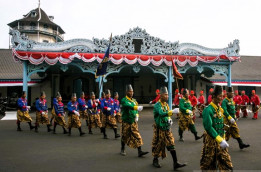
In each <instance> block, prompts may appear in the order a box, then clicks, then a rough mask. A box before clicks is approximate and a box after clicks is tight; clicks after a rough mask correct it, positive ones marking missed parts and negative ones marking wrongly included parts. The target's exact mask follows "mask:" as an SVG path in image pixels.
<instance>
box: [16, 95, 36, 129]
mask: <svg viewBox="0 0 261 172" xmlns="http://www.w3.org/2000/svg"><path fill="white" fill-rule="evenodd" d="M17 106H18V109H17V121H16V123H17V131H22V129H21V126H20V123H21V122H27V123H28V124H29V127H30V130H32V129H34V128H35V127H34V126H32V118H31V116H30V115H29V109H30V108H31V107H30V106H27V99H26V92H25V91H23V92H22V97H21V98H19V99H18V100H17Z"/></svg>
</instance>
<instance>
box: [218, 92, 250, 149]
mask: <svg viewBox="0 0 261 172" xmlns="http://www.w3.org/2000/svg"><path fill="white" fill-rule="evenodd" d="M227 89H228V90H227V97H226V98H225V99H224V100H223V102H222V105H221V107H222V109H223V111H224V116H225V117H224V124H226V126H225V127H224V128H225V131H226V141H228V140H229V138H230V137H233V138H234V139H236V140H237V142H238V145H239V148H240V149H244V148H247V147H249V145H248V144H244V143H243V141H242V139H241V138H240V135H239V128H238V126H237V123H236V121H235V118H236V117H235V114H236V110H235V102H234V101H233V95H234V92H233V87H228V88H227Z"/></svg>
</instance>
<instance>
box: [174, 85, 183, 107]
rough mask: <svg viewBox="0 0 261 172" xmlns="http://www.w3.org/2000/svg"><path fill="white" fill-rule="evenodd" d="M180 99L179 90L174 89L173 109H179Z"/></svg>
mask: <svg viewBox="0 0 261 172" xmlns="http://www.w3.org/2000/svg"><path fill="white" fill-rule="evenodd" d="M180 99H182V95H181V94H180V93H179V90H178V89H176V90H175V97H174V100H173V105H174V107H175V108H178V107H179V100H180Z"/></svg>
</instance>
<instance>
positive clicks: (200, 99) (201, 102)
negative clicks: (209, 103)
mask: <svg viewBox="0 0 261 172" xmlns="http://www.w3.org/2000/svg"><path fill="white" fill-rule="evenodd" d="M198 101H199V103H200V104H204V103H205V97H204V96H203V95H202V96H199V98H198Z"/></svg>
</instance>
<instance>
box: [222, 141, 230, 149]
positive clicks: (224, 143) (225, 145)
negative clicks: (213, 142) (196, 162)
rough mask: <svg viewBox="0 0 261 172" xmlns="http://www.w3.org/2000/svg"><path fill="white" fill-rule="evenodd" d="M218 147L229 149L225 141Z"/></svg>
mask: <svg viewBox="0 0 261 172" xmlns="http://www.w3.org/2000/svg"><path fill="white" fill-rule="evenodd" d="M220 147H221V148H222V149H225V148H228V147H229V144H228V143H227V141H226V140H222V142H221V143H220Z"/></svg>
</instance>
